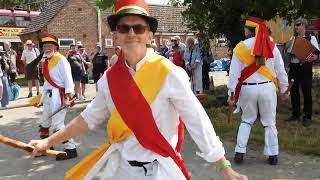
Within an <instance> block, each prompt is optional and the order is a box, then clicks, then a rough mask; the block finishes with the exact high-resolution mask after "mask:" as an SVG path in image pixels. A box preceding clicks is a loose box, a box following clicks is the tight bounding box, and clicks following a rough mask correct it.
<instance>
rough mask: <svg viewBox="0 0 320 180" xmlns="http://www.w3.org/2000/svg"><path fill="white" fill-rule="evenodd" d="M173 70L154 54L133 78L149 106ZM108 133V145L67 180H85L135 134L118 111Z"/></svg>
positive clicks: (74, 171)
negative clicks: (111, 149)
mask: <svg viewBox="0 0 320 180" xmlns="http://www.w3.org/2000/svg"><path fill="white" fill-rule="evenodd" d="M171 69H172V66H171V65H170V64H169V63H168V62H167V61H165V60H164V58H163V57H162V56H159V55H156V54H152V55H151V56H150V57H148V60H147V61H146V62H145V63H144V64H143V65H142V66H141V68H140V69H139V70H138V71H137V72H136V74H135V75H134V76H133V79H134V81H135V82H136V84H137V86H138V87H139V89H140V91H141V92H142V94H143V96H144V97H145V99H146V101H147V102H148V103H149V105H151V104H152V102H153V100H154V99H155V98H156V96H157V94H158V92H159V91H160V88H161V87H162V84H163V83H164V81H165V79H166V77H167V75H168V74H169V72H170V71H171ZM107 133H108V137H109V140H108V141H107V143H105V144H103V145H102V146H100V147H99V149H97V150H96V151H94V152H92V153H91V154H90V155H88V156H87V157H86V158H84V159H83V160H82V161H80V162H79V163H78V164H77V165H75V166H74V167H72V168H71V169H70V170H69V171H68V172H67V173H66V174H65V179H66V180H80V179H83V178H84V177H85V176H86V174H87V173H88V172H89V171H90V169H91V168H92V167H93V166H94V164H95V163H96V162H97V161H98V160H99V159H100V158H101V156H102V155H103V154H104V153H105V152H106V151H107V150H108V148H109V147H110V146H111V145H112V144H114V143H118V142H121V141H123V140H125V139H127V138H128V137H129V136H131V135H132V134H133V133H132V131H131V130H130V129H129V128H128V127H127V125H126V124H125V122H124V121H123V119H122V118H121V116H120V115H119V112H118V111H117V109H115V110H114V111H113V112H112V113H111V117H110V119H109V121H108V125H107Z"/></svg>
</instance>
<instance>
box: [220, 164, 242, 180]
mask: <svg viewBox="0 0 320 180" xmlns="http://www.w3.org/2000/svg"><path fill="white" fill-rule="evenodd" d="M221 172H222V174H223V176H224V179H225V180H248V177H247V176H245V175H242V174H239V173H237V172H236V171H234V170H233V169H232V168H231V167H225V168H224V169H222V171H221Z"/></svg>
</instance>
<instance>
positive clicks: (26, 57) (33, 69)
mask: <svg viewBox="0 0 320 180" xmlns="http://www.w3.org/2000/svg"><path fill="white" fill-rule="evenodd" d="M25 45H26V47H27V48H25V49H24V50H23V52H22V56H21V60H22V61H23V62H24V64H25V65H26V73H25V74H26V79H27V80H28V88H29V94H28V98H29V97H32V82H33V81H34V83H35V86H36V90H37V95H39V92H40V82H39V68H38V64H36V65H34V66H32V65H31V64H30V63H31V62H33V61H34V60H35V59H36V58H37V57H38V56H39V55H40V51H39V50H38V49H37V48H35V47H34V44H33V42H32V41H31V40H27V41H26V43H25Z"/></svg>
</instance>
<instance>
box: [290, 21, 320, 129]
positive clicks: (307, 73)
mask: <svg viewBox="0 0 320 180" xmlns="http://www.w3.org/2000/svg"><path fill="white" fill-rule="evenodd" d="M306 25H307V22H306V20H305V19H298V20H296V21H295V26H294V31H295V34H296V35H297V36H300V37H303V38H305V39H307V40H308V41H310V43H311V44H312V45H313V46H314V47H316V48H317V49H319V46H318V42H317V39H316V38H315V37H314V36H306ZM293 39H294V38H293V37H292V38H291V39H290V41H289V42H288V43H287V45H286V48H288V47H289V46H290V45H291V43H293ZM317 59H318V56H317V55H313V56H312V57H311V58H310V59H309V60H306V61H305V62H304V63H302V64H301V63H300V60H299V59H298V58H296V57H295V56H292V57H291V58H290V65H289V67H290V70H289V79H290V80H291V79H293V80H294V83H293V85H292V87H291V90H290V94H291V103H292V115H291V117H290V118H289V119H288V120H287V121H288V122H293V121H297V120H298V119H299V118H300V115H301V112H300V93H299V91H300V86H301V89H302V94H303V99H304V101H303V102H304V105H303V111H304V116H303V121H302V125H303V126H305V127H308V126H310V125H311V120H312V95H311V88H312V64H313V61H315V60H317Z"/></svg>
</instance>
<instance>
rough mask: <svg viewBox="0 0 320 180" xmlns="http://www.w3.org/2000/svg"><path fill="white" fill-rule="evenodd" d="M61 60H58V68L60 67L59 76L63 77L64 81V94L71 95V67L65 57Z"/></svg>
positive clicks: (72, 86)
mask: <svg viewBox="0 0 320 180" xmlns="http://www.w3.org/2000/svg"><path fill="white" fill-rule="evenodd" d="M62 58H63V59H62V60H60V63H61V64H60V66H61V74H62V76H63V80H64V82H63V83H64V88H65V93H72V92H73V90H74V84H73V80H72V74H71V66H70V63H69V62H68V60H67V59H66V58H65V57H62Z"/></svg>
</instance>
